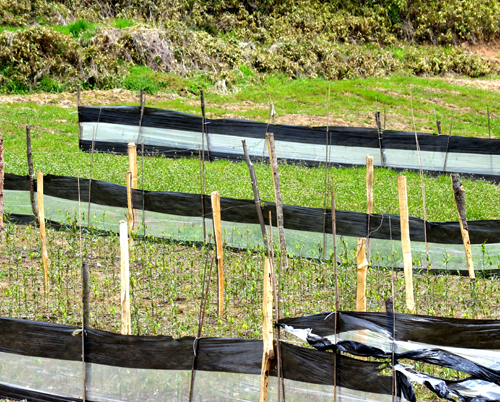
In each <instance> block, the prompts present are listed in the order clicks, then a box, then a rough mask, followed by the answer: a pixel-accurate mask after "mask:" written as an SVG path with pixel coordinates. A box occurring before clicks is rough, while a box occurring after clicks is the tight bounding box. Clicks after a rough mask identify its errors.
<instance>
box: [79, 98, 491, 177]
mask: <svg viewBox="0 0 500 402" xmlns="http://www.w3.org/2000/svg"><path fill="white" fill-rule="evenodd" d="M78 113H79V122H80V124H85V123H93V124H96V123H97V126H96V127H98V126H99V124H102V125H105V124H111V125H117V128H116V131H117V132H118V131H119V130H120V129H119V128H118V125H122V126H129V127H130V126H131V127H137V132H140V130H139V126H140V127H142V128H152V129H158V130H165V133H164V134H158V136H157V138H156V140H157V141H156V142H155V144H149V143H148V142H145V143H144V149H145V151H146V152H148V153H153V154H162V155H166V156H170V157H180V156H192V155H193V154H194V155H196V156H197V155H198V147H199V146H200V145H201V140H200V141H199V143H198V142H196V143H195V142H193V143H191V144H190V143H189V141H192V140H193V139H192V138H191V139H190V140H189V141H187V142H185V143H183V144H179V143H177V145H175V144H176V141H173V142H172V140H171V139H169V134H168V130H177V131H179V132H184V133H197V134H199V133H201V127H202V118H201V117H200V116H196V115H191V114H187V113H181V112H176V111H172V110H164V109H155V108H144V109H143V114H141V108H140V107H136V106H115V107H99V106H93V107H80V108H79V109H78ZM205 128H206V132H207V133H209V134H208V137H207V143H208V147H207V148H208V150H209V151H210V152H209V156H210V159H211V160H213V159H229V160H241V159H243V154H242V151H241V150H240V151H239V152H235V151H234V149H233V150H231V151H228V150H227V149H224V147H220V146H219V147H217V146H215V147H214V149H210V135H215V136H217V135H223V136H227V137H226V138H232V137H234V138H239V139H244V138H246V139H264V138H265V134H266V132H272V133H274V138H275V140H276V141H282V142H283V143H287V144H290V146H291V147H295V148H297V149H300V144H302V145H315V146H325V145H326V137H328V143H329V144H330V145H334V146H337V147H346V148H345V149H346V152H349V151H348V150H349V149H351V150H354V149H356V148H359V149H361V148H362V149H365V150H370V151H369V152H371V153H373V155H375V156H377V158H378V156H380V155H381V154H383V153H384V152H385V151H386V150H388V151H389V150H399V151H416V150H417V145H416V140H415V136H417V138H418V143H419V148H420V152H422V153H426V152H427V153H434V154H440V155H446V158H445V159H446V161H448V163H449V164H450V163H451V161H452V160H453V159H456V158H455V157H454V156H453V155H455V156H456V155H460V154H469V155H476V156H475V157H474V156H472V157H471V156H469V157H466V158H468V159H466V160H467V162H464V163H463V164H462V163H461V164H459V166H460V169H462V170H461V171H458V170H457V168H456V167H455V168H450V167H448V168H446V162H444V163H442V164H438V165H436V166H434V167H433V168H432V169H426V168H425V167H424V168H423V169H424V170H425V171H426V172H428V173H430V174H443V173H446V174H449V173H461V174H467V175H469V176H471V177H475V178H484V179H486V180H489V181H493V182H500V174H499V172H498V171H495V170H494V168H493V166H494V165H495V163H493V162H491V169H490V168H486V170H485V169H484V167H483V168H481V169H480V170H481V172H480V173H478V171H477V170H475V169H474V167H473V166H472V165H474V160H477V159H480V158H483V157H484V156H490V157H491V156H500V140H499V139H488V138H473V137H461V136H448V135H440V136H437V135H431V134H426V133H414V132H405V131H396V130H382V131H381V132H379V131H378V130H377V129H376V128H361V127H328V128H327V127H324V126H322V127H305V126H296V125H273V124H269V125H268V124H266V123H261V122H257V121H250V120H244V119H208V120H207V122H206V125H205ZM99 130H100V129H99ZM327 130H328V136H327ZM117 136H118V137H119V135H118V134H117ZM118 137H116V138H118ZM140 138H141V136H140V134H138V135H137V139H138V143H140ZM200 138H201V137H200ZM127 142H128V141H120V140H119V139H113V140H111V141H110V140H109V139H108V140H107V139H106V136H103V135H101V134H99V133H95V139H94V149H95V150H96V151H101V152H117V153H126V152H127ZM133 142H137V141H136V140H135V139H134V140H133ZM162 142H163V143H164V145H162ZM92 143H93V141H92V135H90V137H89V136H88V135H87V136H86V138H83V137H82V136H81V137H80V147H81V148H82V149H84V150H91V149H92ZM189 144H190V145H189ZM139 148H140V147H139ZM344 153H345V152H344ZM321 155H322V156H323V155H324V151H323V152H322V153H321ZM251 157H252V158H253V159H261V157H260V156H259V157H257V156H256V155H253V156H252V155H251ZM457 157H458V158H462V157H461V156H457ZM278 158H279V159H284V160H288V161H290V162H295V163H297V162H299V163H304V164H306V165H310V166H316V165H318V164H321V163H324V162H325V161H324V160H323V161H321V160H315V158H311V157H310V156H309V157H306V156H304V157H300V154H297V153H296V152H295V153H294V156H292V157H287V156H285V155H282V156H280V155H279V153H278ZM330 158H331V159H330V160H329V162H330V163H331V164H332V165H337V166H359V165H361V164H360V163H359V162H352V161H351V162H350V161H345V160H343V161H339V160H336V158H335V155H330ZM384 158H385V156H384ZM262 159H267V157H266V156H265V155H264V154H263V155H262ZM488 161H489V159H488ZM377 164H380V165H382V163H381V162H379V163H376V165H377ZM468 164H470V166H466V165H468ZM387 166H390V167H391V168H393V169H395V170H418V169H419V166H418V163H414V165H405V166H403V167H402V168H398V166H397V164H396V165H394V164H392V165H391V164H390V163H389V165H387ZM467 169H471V170H470V171H467Z"/></svg>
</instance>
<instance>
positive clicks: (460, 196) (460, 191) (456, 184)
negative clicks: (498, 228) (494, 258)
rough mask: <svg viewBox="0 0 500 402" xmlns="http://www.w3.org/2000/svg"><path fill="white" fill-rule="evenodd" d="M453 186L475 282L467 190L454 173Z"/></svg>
mask: <svg viewBox="0 0 500 402" xmlns="http://www.w3.org/2000/svg"><path fill="white" fill-rule="evenodd" d="M450 176H451V184H452V186H453V195H454V196H455V205H456V206H457V212H458V221H459V223H460V232H461V233H462V241H463V243H464V249H465V258H466V260H467V268H468V269H469V278H470V279H471V280H473V281H474V280H475V278H476V275H475V273H474V263H473V261H472V251H471V246H470V239H469V226H468V225H467V216H466V214H465V189H464V186H463V185H462V181H461V180H460V175H459V174H458V173H452V174H451V175H450Z"/></svg>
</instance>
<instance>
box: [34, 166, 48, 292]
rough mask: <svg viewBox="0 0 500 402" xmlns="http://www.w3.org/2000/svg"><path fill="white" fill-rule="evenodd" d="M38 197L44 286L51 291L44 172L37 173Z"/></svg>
mask: <svg viewBox="0 0 500 402" xmlns="http://www.w3.org/2000/svg"><path fill="white" fill-rule="evenodd" d="M36 185H37V186H36V197H37V200H38V222H39V224H40V241H41V243H42V262H43V286H44V289H45V292H47V291H48V290H49V256H48V253H47V237H46V233H45V212H44V210H43V172H42V171H41V170H39V171H38V172H37V180H36Z"/></svg>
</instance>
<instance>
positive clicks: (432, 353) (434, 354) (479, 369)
mask: <svg viewBox="0 0 500 402" xmlns="http://www.w3.org/2000/svg"><path fill="white" fill-rule="evenodd" d="M284 327H285V330H287V331H288V332H291V331H290V329H293V328H290V326H288V325H287V326H284ZM294 332H295V331H294ZM292 333H293V332H292ZM306 341H307V342H308V343H309V344H310V345H311V346H312V347H314V348H316V349H318V350H323V351H326V350H332V351H334V352H335V351H341V352H346V353H350V354H352V355H355V356H362V357H374V358H378V359H391V358H392V352H391V351H387V352H386V351H384V350H382V349H379V348H376V347H374V346H370V345H365V344H364V343H360V342H356V341H339V342H337V343H336V344H335V343H332V342H330V340H329V339H327V338H323V337H321V336H319V335H315V334H313V333H312V332H308V333H307V336H306ZM394 358H395V359H396V360H401V359H409V360H414V361H418V362H422V363H428V364H434V365H437V366H441V367H448V368H450V369H453V370H457V371H462V372H464V373H467V374H470V375H472V376H474V377H475V378H478V379H481V380H484V381H489V382H493V383H495V384H497V385H500V371H497V370H493V369H490V368H488V367H484V366H482V365H480V364H477V363H474V362H473V361H470V360H468V359H466V358H464V357H461V356H458V355H455V354H453V353H451V352H448V351H446V350H443V349H416V350H410V351H408V352H403V353H398V352H395V353H394Z"/></svg>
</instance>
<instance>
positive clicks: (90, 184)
mask: <svg viewBox="0 0 500 402" xmlns="http://www.w3.org/2000/svg"><path fill="white" fill-rule="evenodd" d="M99 113H100V112H99ZM95 136H96V131H95V127H94V128H92V151H91V154H90V177H89V205H88V212H87V228H90V206H91V205H92V204H91V200H92V173H93V172H94V151H95Z"/></svg>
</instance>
